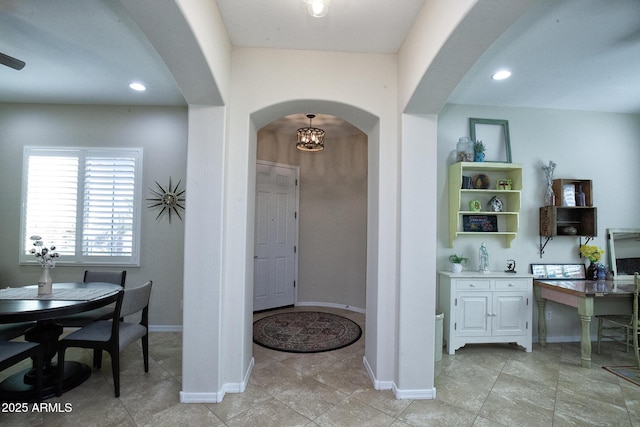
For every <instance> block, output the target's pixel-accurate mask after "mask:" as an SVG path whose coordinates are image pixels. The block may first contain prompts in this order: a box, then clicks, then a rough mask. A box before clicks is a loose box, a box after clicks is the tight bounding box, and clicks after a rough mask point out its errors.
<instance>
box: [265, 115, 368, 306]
mask: <svg viewBox="0 0 640 427" xmlns="http://www.w3.org/2000/svg"><path fill="white" fill-rule="evenodd" d="M302 124H304V122H302ZM325 141H326V142H325V150H324V151H321V152H317V153H304V152H301V151H299V150H297V149H296V147H295V135H292V134H290V133H286V134H284V133H281V132H275V133H274V132H269V131H265V130H261V131H259V132H258V150H257V153H258V154H257V157H258V159H260V160H268V161H271V162H276V163H285V164H290V165H297V166H300V183H299V186H298V188H299V195H300V211H299V215H298V218H299V245H298V267H299V268H298V281H297V300H296V303H297V304H305V305H314V304H319V305H329V306H341V307H344V306H349V308H350V309H352V310H356V311H362V312H364V310H365V307H366V302H365V295H366V293H365V286H366V271H367V137H366V135H364V134H363V133H361V132H358V134H356V135H353V136H348V137H344V136H342V137H340V136H339V137H336V136H332V135H330V134H329V135H327V137H326V138H325Z"/></svg>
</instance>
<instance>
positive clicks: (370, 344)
mask: <svg viewBox="0 0 640 427" xmlns="http://www.w3.org/2000/svg"><path fill="white" fill-rule="evenodd" d="M300 112H313V113H315V114H328V115H332V116H336V117H340V118H341V119H343V120H345V121H347V122H349V123H351V124H353V125H354V126H355V127H357V128H358V129H360V130H361V131H362V132H363V133H365V134H366V135H367V141H368V144H367V154H368V155H367V158H368V161H367V208H366V211H367V224H366V229H367V233H366V290H365V293H366V301H365V304H366V308H367V320H366V321H367V323H368V325H371V326H370V327H369V326H368V327H367V329H366V334H365V363H366V360H367V359H368V358H369V354H371V359H372V360H375V359H376V357H375V354H376V353H375V344H376V343H377V342H378V339H377V338H376V334H377V330H376V327H375V325H377V323H378V322H376V321H375V320H374V319H376V317H377V315H378V313H377V309H376V307H377V304H376V296H377V294H378V281H377V274H376V268H377V264H378V250H377V247H378V243H379V242H378V232H377V229H378V176H379V170H378V162H376V161H375V159H377V158H378V154H377V151H378V145H379V140H380V137H379V131H378V118H377V117H375V116H374V115H372V114H371V113H368V112H366V111H364V110H362V109H359V108H357V107H353V106H349V105H346V104H343V103H339V102H335V101H318V100H297V101H289V102H284V103H280V104H275V105H271V106H268V107H265V108H263V109H261V110H259V111H256V112H254V113H253V114H251V116H250V117H251V128H252V129H254V130H255V133H253V134H252V135H251V136H250V144H251V147H250V150H249V151H250V152H253V153H255V152H256V151H257V130H258V129H261V128H263V127H264V126H266V125H267V124H269V123H271V122H273V121H274V120H277V119H279V118H281V117H283V116H288V115H291V114H299V113H300ZM249 174H250V176H249V179H248V182H249V183H255V168H249ZM249 198H250V199H251V198H255V185H250V195H249ZM249 209H250V212H248V217H249V218H254V216H255V206H254V205H253V204H252V205H250V207H249ZM247 225H248V230H247V235H248V236H250V239H251V240H253V236H254V227H253V222H252V221H248V224H247ZM251 259H252V257H251ZM246 268H247V271H248V272H250V274H253V265H247V266H246ZM247 321H248V322H250V321H251V319H250V318H247ZM368 371H369V372H372V369H371V368H369V369H368Z"/></svg>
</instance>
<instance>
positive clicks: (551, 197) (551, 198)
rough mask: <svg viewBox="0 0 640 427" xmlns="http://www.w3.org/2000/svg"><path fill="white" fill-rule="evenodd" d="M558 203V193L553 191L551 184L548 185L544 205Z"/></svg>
mask: <svg viewBox="0 0 640 427" xmlns="http://www.w3.org/2000/svg"><path fill="white" fill-rule="evenodd" d="M555 204H556V194H555V193H554V192H553V188H552V187H551V185H548V186H547V191H546V192H545V193H544V205H545V206H554V205H555Z"/></svg>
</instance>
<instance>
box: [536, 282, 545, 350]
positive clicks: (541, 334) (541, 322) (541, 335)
mask: <svg viewBox="0 0 640 427" xmlns="http://www.w3.org/2000/svg"><path fill="white" fill-rule="evenodd" d="M540 289H541V288H540V286H534V287H533V293H534V295H535V296H536V302H537V303H538V344H540V345H541V346H542V347H546V346H547V320H546V319H545V317H544V308H545V305H546V303H547V300H545V299H542V297H541V296H540Z"/></svg>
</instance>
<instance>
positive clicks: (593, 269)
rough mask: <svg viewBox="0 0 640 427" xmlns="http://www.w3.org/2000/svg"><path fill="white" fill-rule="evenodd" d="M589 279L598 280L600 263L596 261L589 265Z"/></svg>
mask: <svg viewBox="0 0 640 427" xmlns="http://www.w3.org/2000/svg"><path fill="white" fill-rule="evenodd" d="M587 280H598V265H597V264H596V263H595V262H592V263H591V264H589V267H587Z"/></svg>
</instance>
